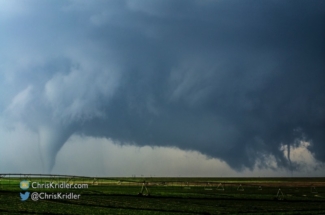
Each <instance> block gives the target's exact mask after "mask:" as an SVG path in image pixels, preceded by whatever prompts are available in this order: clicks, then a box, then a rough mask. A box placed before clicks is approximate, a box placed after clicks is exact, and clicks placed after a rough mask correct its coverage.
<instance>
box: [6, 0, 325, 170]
mask: <svg viewBox="0 0 325 215" xmlns="http://www.w3.org/2000/svg"><path fill="white" fill-rule="evenodd" d="M137 2H138V3H137V4H135V3H134V2H133V1H109V2H107V1H96V2H89V1H67V2H61V1H56V2H46V3H44V2H42V3H40V2H39V1H31V2H29V4H28V5H27V4H25V3H21V2H20V3H19V4H18V3H17V2H16V1H12V2H11V1H10V2H7V1H0V4H1V5H4V6H5V7H6V8H10V10H11V12H10V13H3V14H1V15H0V23H1V25H3V29H4V30H3V31H4V32H5V33H4V34H2V35H1V36H0V45H1V47H3V48H2V50H1V51H0V65H1V66H0V68H1V74H0V78H1V79H0V84H1V95H0V101H1V104H0V110H1V119H3V120H5V121H6V124H7V125H10V124H12V125H14V124H15V123H17V122H19V123H23V124H25V125H26V126H27V127H28V128H29V129H30V130H31V131H33V132H35V133H37V134H38V136H39V145H40V151H41V154H42V162H43V164H44V171H50V170H51V169H52V168H53V166H54V164H55V158H56V155H57V153H58V151H59V150H60V149H61V148H62V146H63V145H64V143H65V142H66V141H67V140H68V139H69V138H70V137H71V136H72V135H73V134H76V135H85V136H92V137H98V138H99V137H104V138H109V139H111V140H113V141H114V142H115V143H117V144H122V145H123V144H131V145H132V144H133V145H137V146H160V147H169V146H171V147H177V148H180V149H183V150H196V151H199V152H201V153H203V154H204V155H206V156H209V157H212V158H218V159H221V160H223V161H225V162H226V163H227V164H228V165H229V166H231V167H232V168H234V169H236V170H240V169H243V168H251V169H252V168H254V167H255V166H256V164H257V163H258V165H261V166H264V167H268V166H270V168H272V166H274V165H273V164H270V162H269V159H270V157H271V158H272V159H273V161H274V162H275V163H276V166H277V167H279V168H281V167H286V168H289V169H291V170H292V169H294V168H296V167H297V169H299V165H295V164H293V163H294V162H295V160H294V159H292V156H291V154H292V153H291V152H292V150H290V149H291V148H292V149H293V150H294V149H296V147H298V145H299V144H298V143H300V142H301V141H304V142H308V144H309V145H308V146H306V147H305V149H306V150H308V152H309V153H310V154H311V155H313V157H314V159H315V161H317V162H324V161H325V150H324V140H325V136H324V132H323V131H324V130H325V129H324V128H325V124H324V122H325V111H324V107H325V85H324V80H325V75H324V71H325V63H324V57H325V51H324V50H325V40H324V33H325V27H324V24H323V23H324V20H325V16H324V14H325V13H324V12H325V5H324V3H323V2H322V1H314V2H304V1H298V2H297V3H295V4H290V3H289V2H281V1H272V2H267V3H265V2H264V3H259V2H255V1H246V2H237V1H215V2H212V1H205V2H201V1H177V2H176V1H158V2H149V1H137ZM1 5H0V8H1ZM1 144H2V146H3V147H4V146H5V143H1ZM297 144H298V145H297ZM283 146H286V147H287V149H289V150H287V151H286V153H283V151H284V148H283ZM94 147H96V146H94ZM273 161H272V162H273Z"/></svg>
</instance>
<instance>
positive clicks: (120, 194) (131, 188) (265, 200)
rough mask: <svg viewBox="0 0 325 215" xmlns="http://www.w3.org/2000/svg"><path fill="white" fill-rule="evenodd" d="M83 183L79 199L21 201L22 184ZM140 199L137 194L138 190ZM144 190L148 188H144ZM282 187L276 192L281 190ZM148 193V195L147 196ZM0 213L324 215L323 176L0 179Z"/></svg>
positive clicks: (63, 191) (324, 181) (76, 191)
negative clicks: (83, 186) (23, 182)
mask: <svg viewBox="0 0 325 215" xmlns="http://www.w3.org/2000/svg"><path fill="white" fill-rule="evenodd" d="M23 179H27V180H29V181H31V182H39V183H42V184H44V183H45V184H48V183H50V182H53V183H54V184H58V183H62V182H64V183H75V184H76V183H85V184H88V185H89V187H88V189H79V190H77V189H44V188H43V189H33V188H30V189H28V191H29V192H30V193H32V192H46V193H48V194H49V193H60V192H62V193H71V192H73V193H75V194H80V199H77V200H62V199H51V200H39V201H33V200H31V199H30V198H29V199H28V200H26V201H21V200H20V194H19V193H20V192H22V190H21V189H20V187H19V183H20V181H21V180H23ZM143 181H145V182H146V183H145V186H144V187H143V193H142V194H143V195H139V192H140V191H141V189H142V186H143ZM146 188H147V189H146ZM279 189H280V191H279ZM147 190H148V191H149V195H147V194H148V193H147ZM0 214H131V215H132V214H159V215H161V214H169V215H172V214H182V215H183V214H325V178H97V179H95V180H94V179H93V178H86V177H83V178H82V177H63V176H53V177H24V176H19V177H17V176H15V177H14V176H11V177H10V176H3V177H2V178H1V180H0Z"/></svg>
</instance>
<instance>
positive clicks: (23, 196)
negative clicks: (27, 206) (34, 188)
mask: <svg viewBox="0 0 325 215" xmlns="http://www.w3.org/2000/svg"><path fill="white" fill-rule="evenodd" d="M28 197H29V192H25V193H20V198H21V201H26V200H27V199H28Z"/></svg>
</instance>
